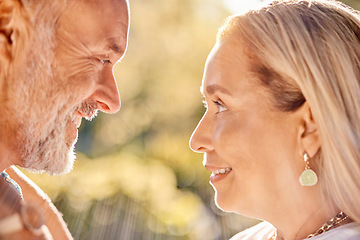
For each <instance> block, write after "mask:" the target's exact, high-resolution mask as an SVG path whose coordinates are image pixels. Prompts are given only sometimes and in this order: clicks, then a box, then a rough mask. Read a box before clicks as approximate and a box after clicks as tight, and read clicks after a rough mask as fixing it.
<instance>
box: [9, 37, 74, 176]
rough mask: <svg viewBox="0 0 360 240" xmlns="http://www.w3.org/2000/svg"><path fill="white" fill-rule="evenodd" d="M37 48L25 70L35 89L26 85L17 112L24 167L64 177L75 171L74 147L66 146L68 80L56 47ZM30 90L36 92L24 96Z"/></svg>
mask: <svg viewBox="0 0 360 240" xmlns="http://www.w3.org/2000/svg"><path fill="white" fill-rule="evenodd" d="M47 40H49V41H52V39H47ZM35 44H36V45H33V46H41V52H38V51H30V53H29V54H28V58H29V59H31V63H30V62H28V65H26V66H27V67H24V68H23V69H24V74H23V77H24V79H26V80H25V81H30V82H31V83H33V85H31V87H30V89H26V88H27V87H29V86H28V85H27V84H24V85H26V86H25V87H24V88H25V89H23V91H18V93H19V94H20V96H18V99H22V100H24V101H23V103H22V105H20V104H19V105H17V107H15V108H14V109H13V110H15V111H19V112H20V113H19V112H18V119H17V121H19V123H20V124H19V125H20V128H19V129H18V149H19V150H20V152H21V158H22V166H23V167H25V168H27V169H29V170H33V171H37V172H43V171H45V172H47V173H50V174H55V175H58V174H64V173H68V172H70V171H71V170H72V168H73V164H74V161H75V154H74V147H73V146H70V147H69V146H68V145H67V144H66V137H67V136H66V128H67V127H68V126H66V123H67V121H68V120H69V119H70V118H71V117H72V116H70V115H69V116H65V114H66V107H65V106H66V104H67V102H68V101H69V99H68V98H67V96H66V92H67V91H66V86H64V85H65V84H64V83H65V82H66V81H64V79H65V76H62V74H61V73H60V71H58V70H59V66H58V65H57V64H56V62H55V60H54V59H55V56H54V49H53V47H52V43H51V42H48V43H45V42H41V41H39V42H37V43H35ZM34 62H35V63H36V65H34V64H33V63H34ZM24 90H25V91H24ZM26 90H29V91H28V92H30V91H32V92H30V93H29V94H26V95H27V96H25V97H24V96H21V95H22V93H24V92H26ZM44 93H47V94H44ZM68 95H70V94H69V93H68ZM49 96H51V98H50V97H49ZM20 101H21V100H20ZM20 101H19V102H20ZM19 102H18V103H19ZM20 109H21V110H20Z"/></svg>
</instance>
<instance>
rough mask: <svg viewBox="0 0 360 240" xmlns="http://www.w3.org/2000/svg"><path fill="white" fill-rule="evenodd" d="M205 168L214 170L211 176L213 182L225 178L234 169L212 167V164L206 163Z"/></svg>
mask: <svg viewBox="0 0 360 240" xmlns="http://www.w3.org/2000/svg"><path fill="white" fill-rule="evenodd" d="M205 168H206V169H207V170H208V171H211V172H212V174H211V176H210V182H211V183H216V182H218V181H221V180H223V179H224V178H226V177H227V176H228V175H229V173H230V172H231V171H232V169H231V168H230V167H212V166H207V165H205Z"/></svg>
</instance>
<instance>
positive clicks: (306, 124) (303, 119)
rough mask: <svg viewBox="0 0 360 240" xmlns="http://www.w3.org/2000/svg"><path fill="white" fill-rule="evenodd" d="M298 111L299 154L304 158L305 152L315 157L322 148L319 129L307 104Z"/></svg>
mask: <svg viewBox="0 0 360 240" xmlns="http://www.w3.org/2000/svg"><path fill="white" fill-rule="evenodd" d="M297 111H299V112H298V113H299V117H300V126H299V132H298V144H299V151H300V152H299V154H300V156H303V154H304V152H307V153H308V154H309V156H310V157H313V156H315V154H316V153H317V152H318V151H319V150H320V147H321V142H320V137H319V131H318V127H317V125H316V122H315V120H314V118H313V115H312V112H311V109H310V106H309V104H308V103H307V102H305V103H304V104H303V106H301V107H300V108H299V109H298V110H297Z"/></svg>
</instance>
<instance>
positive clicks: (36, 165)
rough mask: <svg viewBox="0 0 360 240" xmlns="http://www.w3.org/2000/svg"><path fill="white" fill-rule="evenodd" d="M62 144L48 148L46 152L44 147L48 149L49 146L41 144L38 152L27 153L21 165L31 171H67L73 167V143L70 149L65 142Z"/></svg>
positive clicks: (53, 172)
mask: <svg viewBox="0 0 360 240" xmlns="http://www.w3.org/2000/svg"><path fill="white" fill-rule="evenodd" d="M62 145H63V146H62V147H61V148H60V149H59V147H57V148H50V151H48V152H46V149H49V147H50V146H48V147H47V148H46V147H45V146H42V147H43V148H42V149H41V150H40V151H41V152H40V154H36V153H34V154H29V155H28V156H27V158H26V157H25V158H24V161H23V167H24V168H26V169H28V170H30V171H32V172H37V173H42V172H46V173H48V174H51V175H63V174H66V173H69V172H70V171H71V170H72V169H73V167H74V162H75V159H76V156H75V152H74V144H72V146H71V147H70V149H69V147H68V146H67V144H65V143H64V144H62ZM44 147H45V148H44ZM51 150H53V151H51ZM56 150H57V151H56Z"/></svg>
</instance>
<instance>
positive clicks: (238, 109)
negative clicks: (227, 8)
mask: <svg viewBox="0 0 360 240" xmlns="http://www.w3.org/2000/svg"><path fill="white" fill-rule="evenodd" d="M249 69H251V63H250V61H249V58H248V57H247V55H246V53H245V51H244V48H243V46H242V45H241V44H240V43H234V42H231V41H225V42H220V43H217V44H216V45H215V47H214V49H213V50H212V52H211V53H210V55H209V57H208V59H207V62H206V66H205V73H204V78H203V85H202V90H203V95H204V97H205V101H206V108H207V109H206V112H205V114H204V116H203V118H202V119H201V121H200V123H199V125H198V126H197V128H196V130H195V131H194V133H193V135H192V137H191V140H190V146H191V148H192V149H193V150H194V151H196V152H202V153H205V156H204V165H205V167H206V169H207V170H209V171H211V172H212V174H211V177H210V179H211V184H212V186H213V187H214V189H215V191H216V198H215V200H216V202H217V204H218V206H219V207H220V208H222V209H223V210H226V211H235V212H240V213H242V214H246V215H250V216H253V217H257V216H259V213H261V212H263V208H267V207H268V205H269V203H270V202H272V201H269V200H270V198H274V197H282V196H281V195H282V194H288V192H287V191H288V190H289V189H290V188H292V187H293V183H298V177H299V175H300V172H301V168H302V167H301V164H302V162H301V161H292V159H296V160H297V159H299V155H298V152H299V151H298V149H297V136H296V135H297V126H298V118H296V113H286V112H281V111H279V110H277V109H276V108H275V107H274V106H273V102H272V100H271V97H270V94H269V93H268V92H267V90H266V89H265V88H264V87H262V86H260V84H259V80H258V79H256V76H255V74H254V73H253V72H251V71H250V70H249ZM295 165H296V166H295ZM298 185H299V184H298Z"/></svg>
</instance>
